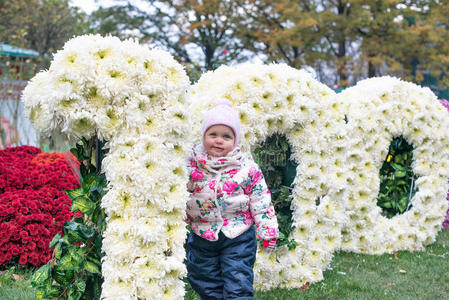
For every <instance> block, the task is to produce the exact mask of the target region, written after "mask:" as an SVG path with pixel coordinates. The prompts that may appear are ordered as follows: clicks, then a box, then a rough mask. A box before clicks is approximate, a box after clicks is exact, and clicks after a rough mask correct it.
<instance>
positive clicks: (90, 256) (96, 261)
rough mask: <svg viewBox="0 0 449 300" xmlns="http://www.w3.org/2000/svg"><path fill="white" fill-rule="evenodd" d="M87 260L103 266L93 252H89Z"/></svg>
mask: <svg viewBox="0 0 449 300" xmlns="http://www.w3.org/2000/svg"><path fill="white" fill-rule="evenodd" d="M87 260H89V261H91V262H93V263H94V264H96V265H97V266H99V267H100V266H101V262H100V261H99V260H98V259H97V258H95V257H93V256H92V254H89V255H88V256H87Z"/></svg>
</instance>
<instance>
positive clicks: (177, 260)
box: [23, 35, 190, 300]
mask: <svg viewBox="0 0 449 300" xmlns="http://www.w3.org/2000/svg"><path fill="white" fill-rule="evenodd" d="M188 87H189V79H188V77H187V76H186V73H185V71H184V70H183V68H182V66H181V65H180V64H179V63H178V62H176V61H175V60H174V59H173V58H172V57H171V55H170V54H168V53H167V52H164V51H161V50H154V49H153V50H150V49H149V48H148V47H145V46H142V45H139V44H138V43H137V42H134V41H130V40H128V41H120V40H119V39H118V38H115V37H101V36H99V35H87V36H80V37H76V38H73V39H71V40H70V41H68V42H67V43H66V44H65V46H64V48H63V49H62V50H61V51H59V52H57V53H56V55H55V56H54V60H53V61H52V63H51V66H50V68H49V70H48V71H43V72H41V73H39V74H37V75H36V76H35V77H34V78H33V79H32V80H31V82H30V83H29V84H28V86H27V87H26V88H25V90H24V93H23V101H24V102H25V108H26V110H27V112H28V115H29V117H30V119H31V120H32V121H33V123H34V124H35V127H36V128H37V129H38V130H40V131H41V132H42V133H43V134H50V133H51V132H52V131H53V130H60V131H62V132H63V133H65V134H67V135H68V136H70V137H73V138H80V137H85V138H89V137H91V136H94V135H97V136H98V137H99V138H101V139H105V140H107V144H106V147H107V148H108V149H109V153H108V155H107V156H106V157H105V158H104V160H103V164H102V166H103V168H104V172H105V174H106V179H107V180H108V190H109V191H108V193H107V194H106V195H105V196H104V198H103V199H102V202H101V207H102V208H104V210H105V212H106V214H107V219H106V223H107V226H106V230H105V232H104V235H103V251H104V252H105V254H106V255H105V257H104V258H103V261H102V274H103V277H104V283H103V286H102V295H101V297H102V299H170V300H172V299H182V298H183V296H184V293H185V291H184V283H183V281H182V280H181V279H182V277H184V276H185V274H186V268H185V266H184V264H183V260H184V258H185V251H184V247H183V245H184V241H185V237H186V233H187V232H186V226H185V223H184V219H185V203H186V200H187V196H188V194H187V190H186V183H187V181H186V180H187V176H186V170H185V157H186V151H187V149H188V145H187V142H186V141H187V140H188V138H187V136H188V134H189V130H190V124H189V123H190V122H189V113H188V110H187V102H186V101H185V98H186V91H187V89H188Z"/></svg>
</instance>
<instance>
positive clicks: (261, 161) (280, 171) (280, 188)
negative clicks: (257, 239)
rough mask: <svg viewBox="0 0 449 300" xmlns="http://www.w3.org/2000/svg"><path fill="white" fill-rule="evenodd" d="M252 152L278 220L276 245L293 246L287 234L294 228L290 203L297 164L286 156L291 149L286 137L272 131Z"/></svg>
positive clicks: (289, 153)
mask: <svg viewBox="0 0 449 300" xmlns="http://www.w3.org/2000/svg"><path fill="white" fill-rule="evenodd" d="M253 154H254V156H255V160H256V162H257V164H258V165H259V166H260V168H261V169H262V173H263V175H264V178H265V181H266V183H267V185H268V188H269V189H270V191H271V197H272V202H273V205H274V207H275V211H276V216H277V219H278V223H279V239H278V241H277V246H282V245H288V247H289V248H295V247H296V243H295V241H294V240H289V239H288V236H289V234H290V232H291V231H292V229H293V228H292V212H291V209H290V205H291V202H292V198H291V190H292V188H291V184H292V182H293V180H294V178H295V176H296V164H295V163H294V162H293V161H291V160H290V159H289V158H290V155H291V149H290V145H289V143H288V140H287V138H286V137H285V136H284V135H281V134H274V135H272V136H270V137H268V138H267V139H266V140H265V141H264V142H263V143H262V144H261V145H260V146H259V147H257V148H256V149H254V152H253Z"/></svg>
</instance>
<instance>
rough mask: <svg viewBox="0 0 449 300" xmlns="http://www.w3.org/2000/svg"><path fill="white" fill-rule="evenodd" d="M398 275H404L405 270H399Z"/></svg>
mask: <svg viewBox="0 0 449 300" xmlns="http://www.w3.org/2000/svg"><path fill="white" fill-rule="evenodd" d="M399 273H402V274H405V273H407V271H406V270H399Z"/></svg>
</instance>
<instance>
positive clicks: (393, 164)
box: [391, 163, 405, 172]
mask: <svg viewBox="0 0 449 300" xmlns="http://www.w3.org/2000/svg"><path fill="white" fill-rule="evenodd" d="M391 166H392V167H393V169H394V170H395V171H402V172H404V171H405V167H403V166H402V165H400V164H395V163H392V164H391Z"/></svg>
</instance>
